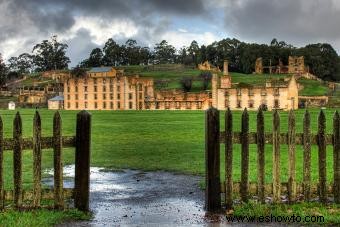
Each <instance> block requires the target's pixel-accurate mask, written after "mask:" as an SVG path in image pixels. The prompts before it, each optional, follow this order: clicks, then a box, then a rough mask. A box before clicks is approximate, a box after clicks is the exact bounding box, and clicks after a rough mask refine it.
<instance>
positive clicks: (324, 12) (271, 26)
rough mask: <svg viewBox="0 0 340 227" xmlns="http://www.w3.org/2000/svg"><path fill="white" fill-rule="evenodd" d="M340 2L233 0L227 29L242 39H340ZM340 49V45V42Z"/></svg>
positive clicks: (327, 40)
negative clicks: (339, 26) (339, 25)
mask: <svg viewBox="0 0 340 227" xmlns="http://www.w3.org/2000/svg"><path fill="white" fill-rule="evenodd" d="M339 21H340V2H338V1H332V0H322V1H321V0H284V1H282V0H271V1H268V0H256V1H255V0H244V1H237V0H236V1H235V0H231V1H229V3H228V4H227V5H226V13H225V28H226V29H228V30H230V31H231V32H232V33H233V34H235V35H236V36H237V37H239V38H243V39H247V40H252V41H258V40H261V41H267V42H269V41H270V40H271V38H274V37H276V38H278V39H280V40H286V41H290V42H293V43H295V44H300V45H305V44H308V43H310V42H333V44H336V43H335V42H336V40H337V41H339V40H340V30H339V29H337V27H338V23H339ZM337 47H338V48H340V45H339V44H337Z"/></svg>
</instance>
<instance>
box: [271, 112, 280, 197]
mask: <svg viewBox="0 0 340 227" xmlns="http://www.w3.org/2000/svg"><path fill="white" fill-rule="evenodd" d="M280 196H281V181H280V116H279V113H278V111H277V110H275V111H274V114H273V202H274V203H278V202H280V199H281V198H280Z"/></svg>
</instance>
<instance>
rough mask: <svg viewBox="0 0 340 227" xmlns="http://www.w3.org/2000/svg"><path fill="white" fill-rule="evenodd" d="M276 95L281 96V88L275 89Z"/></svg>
mask: <svg viewBox="0 0 340 227" xmlns="http://www.w3.org/2000/svg"><path fill="white" fill-rule="evenodd" d="M274 95H276V96H277V95H280V89H279V88H274Z"/></svg>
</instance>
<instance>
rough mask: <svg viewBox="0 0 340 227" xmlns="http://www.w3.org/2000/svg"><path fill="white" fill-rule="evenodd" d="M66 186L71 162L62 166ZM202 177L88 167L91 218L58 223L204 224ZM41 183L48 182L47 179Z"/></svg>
mask: <svg viewBox="0 0 340 227" xmlns="http://www.w3.org/2000/svg"><path fill="white" fill-rule="evenodd" d="M64 174H65V176H66V177H67V178H65V179H64V186H65V187H66V188H68V187H73V179H72V177H74V166H68V167H65V169H64ZM201 180H202V177H198V176H189V175H181V174H173V173H169V172H162V171H157V172H142V171H139V170H122V171H117V172H105V171H103V169H100V168H91V189H90V190H91V193H90V209H91V211H93V213H94V218H93V219H92V220H91V221H86V222H73V223H66V224H63V225H62V226H112V225H193V224H199V225H201V224H202V225H204V224H206V223H209V222H211V221H213V220H209V219H207V217H206V214H205V212H204V210H203V206H204V191H202V190H200V189H199V182H200V181H201ZM45 183H47V184H50V183H49V182H48V181H46V182H45Z"/></svg>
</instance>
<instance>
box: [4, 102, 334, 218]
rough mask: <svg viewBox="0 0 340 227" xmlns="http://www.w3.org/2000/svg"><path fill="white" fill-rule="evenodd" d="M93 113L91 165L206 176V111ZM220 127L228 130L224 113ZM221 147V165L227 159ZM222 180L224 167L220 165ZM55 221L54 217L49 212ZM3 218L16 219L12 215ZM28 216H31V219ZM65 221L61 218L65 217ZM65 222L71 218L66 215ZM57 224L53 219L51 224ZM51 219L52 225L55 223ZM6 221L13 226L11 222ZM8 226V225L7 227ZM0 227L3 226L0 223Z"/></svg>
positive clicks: (7, 127) (8, 161)
mask: <svg viewBox="0 0 340 227" xmlns="http://www.w3.org/2000/svg"><path fill="white" fill-rule="evenodd" d="M34 112H35V110H32V109H22V110H20V113H21V115H22V118H23V134H24V137H28V136H31V135H32V120H33V116H34ZM310 112H311V117H312V121H311V124H312V132H313V133H315V132H316V131H317V115H318V113H319V110H313V109H312V110H310ZM91 113H92V116H93V118H92V122H93V125H92V156H91V159H92V160H91V165H92V166H98V167H106V168H113V169H117V168H118V169H120V168H132V169H142V170H166V171H174V172H180V173H187V174H196V175H203V174H204V171H205V166H204V163H205V160H204V112H203V111H115V112H113V111H91ZM303 113H304V111H303V110H299V111H296V124H297V132H302V118H303ZM325 113H326V117H327V129H326V131H327V132H328V133H331V131H332V118H333V113H334V109H328V110H325ZM40 114H41V117H42V130H43V136H51V135H52V119H53V114H54V111H50V110H45V109H42V110H40ZM76 114H77V112H76V111H61V116H62V121H63V134H64V135H73V134H74V133H75V126H76V125H75V124H76V121H75V119H76ZM280 114H281V131H282V132H285V131H287V127H288V125H287V112H281V113H280ZM14 115H15V111H8V110H0V116H1V117H2V118H3V121H4V133H5V137H11V135H12V122H13V119H14ZM240 119H241V112H240V111H235V112H234V117H233V121H234V128H235V130H237V131H239V130H240V126H241V125H240ZM255 119H256V112H250V131H253V132H254V131H256V125H255V122H256V120H255ZM271 122H272V113H271V112H265V130H266V131H267V132H270V131H271ZM221 125H222V126H223V125H224V120H223V113H221ZM222 130H223V128H222ZM223 151H224V149H223V147H222V146H221V160H223V157H224V152H223ZM234 152H235V154H234V160H233V161H234V163H235V168H234V172H233V175H234V179H235V180H236V181H237V180H239V179H240V169H239V168H236V167H237V166H239V165H240V160H241V156H240V146H239V145H235V147H234ZM287 155H288V151H287V147H286V146H282V149H281V173H282V181H285V182H286V181H287V173H288V162H287V160H288V159H287ZM296 157H297V161H296V164H297V168H296V169H297V180H298V181H301V178H302V148H301V147H300V146H297V155H296ZM271 158H272V147H271V146H269V145H268V146H266V160H265V161H266V182H271V178H272V175H271V173H272V170H271V168H272V165H271ZM332 158H333V154H332V147H330V146H329V147H328V148H327V178H328V180H329V182H331V181H332V177H333V176H332V175H333V174H332V173H333V167H332V166H333V165H332ZM4 159H5V167H4V169H5V187H6V189H9V188H12V152H10V151H6V152H5V156H4ZM23 160H24V167H23V173H24V176H23V179H24V182H25V185H24V187H26V188H27V187H28V186H29V185H30V184H31V183H32V153H31V151H26V152H25V153H24V156H23ZM73 161H74V151H73V149H65V150H64V164H70V163H73ZM51 166H52V152H51V150H46V151H45V152H44V153H43V168H50V167H51ZM255 169H256V145H250V170H252V171H250V175H249V176H250V181H256V177H257V176H256V171H253V170H255ZM221 170H222V174H221V175H222V176H221V177H222V178H224V173H223V170H224V165H223V164H222V165H221ZM311 175H312V180H313V181H314V182H317V179H318V171H317V147H315V146H313V147H312V174H311ZM49 213H50V215H51V216H54V215H57V216H60V215H61V214H55V213H53V212H49ZM2 215H4V216H7V215H14V214H11V213H5V214H2ZM28 216H29V215H28ZM62 216H63V215H62ZM65 217H66V218H67V215H65ZM1 219H2V218H1ZM52 219H53V218H52ZM52 219H51V220H52ZM4 220H9V219H8V218H7V219H6V218H5V219H4ZM8 223H10V222H8ZM0 225H1V222H0Z"/></svg>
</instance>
